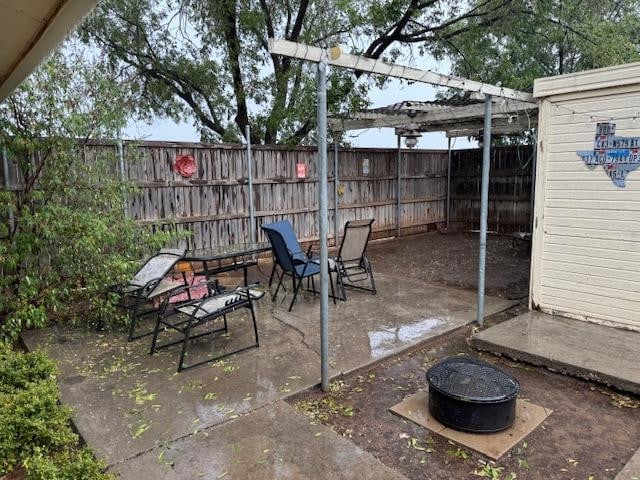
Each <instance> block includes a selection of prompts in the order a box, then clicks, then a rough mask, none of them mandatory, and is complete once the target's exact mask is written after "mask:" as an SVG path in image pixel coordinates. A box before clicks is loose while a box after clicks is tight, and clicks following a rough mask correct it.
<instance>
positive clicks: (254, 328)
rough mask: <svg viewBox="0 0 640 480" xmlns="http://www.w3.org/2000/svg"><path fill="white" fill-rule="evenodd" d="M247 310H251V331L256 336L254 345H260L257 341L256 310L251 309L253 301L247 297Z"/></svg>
mask: <svg viewBox="0 0 640 480" xmlns="http://www.w3.org/2000/svg"><path fill="white" fill-rule="evenodd" d="M249 310H251V320H253V333H254V335H255V337H256V347H259V346H260V342H259V341H258V324H257V322H256V312H255V310H254V309H253V301H252V300H251V299H249Z"/></svg>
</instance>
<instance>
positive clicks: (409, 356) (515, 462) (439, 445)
mask: <svg viewBox="0 0 640 480" xmlns="http://www.w3.org/2000/svg"><path fill="white" fill-rule="evenodd" d="M516 308H523V307H516ZM513 313H514V312H513V311H511V312H509V313H506V314H503V315H502V316H501V318H499V319H495V320H494V322H495V321H500V320H503V319H504V318H506V317H507V316H509V315H513ZM488 323H489V325H490V324H491V323H493V322H488ZM471 333H472V327H465V328H463V329H461V330H458V331H457V332H454V333H453V334H450V335H447V336H445V337H441V338H439V339H435V340H433V341H431V342H429V343H427V344H425V345H423V346H421V347H420V348H419V349H418V350H414V351H412V352H409V353H406V354H404V355H401V356H399V357H396V358H394V359H391V360H388V361H385V362H383V363H380V364H378V365H377V366H374V367H372V368H371V369H369V370H365V371H361V372H357V373H355V374H352V375H349V376H346V377H343V378H342V379H339V380H337V381H335V382H334V383H333V384H332V392H333V393H331V394H329V395H326V396H325V395H324V394H323V393H322V392H321V391H320V390H318V389H314V390H310V391H307V392H303V393H301V394H298V395H296V396H294V397H291V398H289V399H288V401H289V402H290V403H291V404H292V405H295V406H296V407H297V408H298V409H299V410H301V411H303V412H304V413H306V414H307V415H309V416H310V417H311V420H310V421H312V422H314V421H320V422H322V423H324V424H326V425H329V426H330V427H331V428H333V429H334V430H335V431H337V432H338V433H340V434H341V435H343V436H346V437H348V438H350V439H351V440H352V441H353V442H354V443H356V444H357V445H359V446H360V447H361V448H363V449H364V450H366V451H368V452H370V453H372V454H373V455H374V456H376V457H377V458H378V459H379V460H381V461H382V462H383V463H385V464H386V465H387V466H389V467H392V468H395V469H397V470H399V471H400V472H402V473H403V474H404V475H405V476H406V477H407V478H409V479H438V480H441V479H442V480H444V479H467V478H469V479H472V478H478V477H479V476H484V477H486V478H492V479H500V480H506V479H510V480H513V479H515V478H517V479H532V480H539V479H567V480H569V479H576V480H577V479H584V480H601V479H613V478H614V477H615V475H616V474H617V472H619V471H620V470H621V469H622V467H623V466H624V464H625V463H626V462H627V461H628V460H629V458H630V457H631V456H632V455H633V453H634V452H635V450H636V449H637V448H638V446H640V410H639V409H638V408H639V407H640V398H638V397H629V396H627V395H624V394H620V393H618V392H616V391H614V390H611V389H609V388H606V387H603V386H600V385H597V384H593V383H590V382H586V381H582V380H579V379H575V378H571V377H567V376H564V375H560V374H556V373H553V372H551V371H548V370H546V369H541V368H536V367H531V366H528V365H526V364H521V363H516V362H512V361H510V360H509V359H506V358H499V357H495V356H493V355H490V354H484V353H480V352H477V351H475V350H474V349H473V348H471V347H470V346H469V345H468V340H467V339H468V338H469V337H470V335H471ZM457 354H465V355H471V356H474V357H480V358H482V359H484V360H486V361H489V362H491V363H494V364H496V365H498V366H499V367H501V368H503V369H504V370H506V371H507V372H509V373H511V374H512V375H514V376H515V377H516V378H517V379H518V380H519V382H520V385H521V393H520V398H524V399H528V400H529V401H531V402H533V403H536V404H539V405H542V406H544V407H546V408H550V409H552V410H553V414H552V415H551V416H550V417H549V418H548V419H547V420H546V421H545V422H544V423H543V424H542V425H541V426H540V427H538V428H537V429H536V430H534V431H533V432H532V433H531V434H530V435H529V436H528V437H527V438H525V440H524V441H522V442H520V443H519V444H518V445H517V446H516V447H514V448H513V449H512V450H511V451H510V452H509V453H508V454H506V455H505V456H504V457H503V458H502V459H500V460H499V461H498V462H490V461H489V459H488V458H486V457H484V456H483V455H481V454H478V453H476V452H474V451H471V450H468V449H465V448H462V447H459V446H458V445H456V444H453V443H452V442H449V441H448V440H446V439H444V438H443V437H439V436H438V435H436V434H431V433H430V432H429V431H428V430H426V429H424V428H422V427H420V426H418V425H416V424H414V423H412V422H410V421H408V420H405V419H403V418H401V417H399V416H396V415H395V414H393V413H391V412H390V411H389V408H390V407H391V406H393V405H395V404H396V403H398V402H400V401H402V399H403V398H404V397H406V396H408V395H411V394H413V393H415V392H416V391H418V390H422V389H424V388H425V386H426V383H425V372H426V370H427V369H428V368H429V366H430V365H432V364H433V363H434V362H436V361H438V360H440V359H443V358H445V357H447V356H450V355H457ZM485 465H487V466H485ZM483 469H484V470H483Z"/></svg>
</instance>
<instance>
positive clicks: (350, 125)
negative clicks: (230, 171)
mask: <svg viewBox="0 0 640 480" xmlns="http://www.w3.org/2000/svg"><path fill="white" fill-rule="evenodd" d="M491 110H492V119H491V133H492V134H495V135H516V134H521V133H523V132H526V131H530V130H532V129H533V128H535V126H536V125H537V123H538V116H537V115H538V107H537V105H536V104H533V103H530V102H523V101H519V100H510V99H505V98H494V99H493V105H492V108H491ZM328 121H329V128H330V130H331V131H332V132H334V133H338V132H346V131H350V130H360V129H365V128H383V127H389V128H394V130H395V134H396V136H397V138H398V170H397V192H398V195H397V204H396V218H397V219H398V221H397V225H396V232H397V236H399V235H400V222H399V218H400V205H401V198H400V193H399V192H400V181H401V176H400V175H401V173H400V164H401V159H402V149H401V139H402V137H405V139H406V140H405V142H406V143H407V146H408V147H409V148H413V147H414V146H415V144H416V141H417V138H419V137H420V136H421V135H422V133H425V132H445V134H446V135H447V138H448V140H449V142H448V153H449V155H448V159H449V164H448V167H447V208H446V216H447V219H446V226H447V229H448V228H449V205H450V181H451V139H452V138H456V137H476V138H481V137H482V136H483V128H484V98H483V97H481V96H480V95H477V94H468V93H465V92H462V95H460V96H458V95H456V96H452V97H450V98H444V99H439V100H433V101H404V102H400V103H394V104H392V105H387V106H385V107H378V108H370V109H366V110H361V111H359V112H354V113H351V114H349V115H339V116H335V117H330V118H329V120H328ZM334 146H335V147H336V148H335V150H334V163H335V164H336V165H337V162H338V159H337V157H338V149H337V144H335V143H334ZM335 171H336V172H337V167H336V168H335ZM334 185H335V183H334ZM334 196H335V195H334ZM336 203H337V202H336ZM334 221H335V222H336V224H335V225H334V231H335V232H337V231H338V225H337V221H338V220H337V214H336V215H334ZM336 235H337V233H336Z"/></svg>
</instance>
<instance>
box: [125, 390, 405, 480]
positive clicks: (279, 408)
mask: <svg viewBox="0 0 640 480" xmlns="http://www.w3.org/2000/svg"><path fill="white" fill-rule="evenodd" d="M114 470H115V471H116V472H118V473H120V474H121V476H122V478H132V479H133V478H135V479H136V480H163V479H176V480H181V479H184V480H192V479H195V478H203V479H219V478H225V479H227V478H228V479H245V478H250V479H252V480H262V479H264V480H271V479H279V480H304V479H324V480H334V479H344V480H351V479H352V480H377V479H379V480H403V479H404V478H405V477H404V476H402V475H401V474H399V473H396V472H394V471H393V470H391V469H390V468H388V467H386V466H384V465H383V464H382V463H380V462H379V461H378V460H376V459H375V458H374V457H373V456H372V455H371V454H369V453H366V452H364V451H363V450H362V449H360V448H359V447H357V446H356V445H354V444H353V443H352V442H350V441H349V440H347V439H345V438H342V437H339V436H337V435H336V434H335V433H334V432H333V431H331V430H330V429H329V428H327V427H325V426H323V425H320V424H315V425H313V424H310V423H309V421H308V419H306V418H305V417H303V416H301V415H300V414H299V413H297V412H296V411H295V409H294V408H293V407H291V406H289V405H287V404H286V403H285V402H282V401H279V402H276V403H273V404H271V405H268V406H266V407H264V408H260V409H258V410H254V411H253V412H251V413H249V414H247V415H246V416H242V417H240V418H238V419H235V420H232V421H230V422H227V423H225V424H223V425H219V426H217V427H214V428H212V429H209V430H204V431H202V432H200V433H198V434H195V435H193V436H190V437H187V438H184V439H180V440H178V441H176V442H173V443H171V444H170V445H167V446H166V447H160V448H158V449H157V450H154V451H151V452H147V453H145V454H143V455H140V456H139V457H136V458H134V459H132V460H130V461H128V462H126V463H125V464H123V465H119V466H118V467H117V468H115V469H114Z"/></svg>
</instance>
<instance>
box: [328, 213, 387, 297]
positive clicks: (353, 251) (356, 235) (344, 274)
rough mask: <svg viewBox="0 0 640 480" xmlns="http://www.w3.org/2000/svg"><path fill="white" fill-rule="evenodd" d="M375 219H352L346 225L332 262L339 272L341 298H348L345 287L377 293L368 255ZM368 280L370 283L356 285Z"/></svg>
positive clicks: (338, 281)
mask: <svg viewBox="0 0 640 480" xmlns="http://www.w3.org/2000/svg"><path fill="white" fill-rule="evenodd" d="M373 222H374V219H367V220H350V221H348V222H347V223H346V224H345V226H344V236H343V237H342V243H341V244H340V250H338V256H337V257H335V258H333V259H332V261H333V262H330V263H329V265H330V268H331V270H333V271H335V272H336V273H337V283H338V286H339V288H340V291H341V295H342V297H341V300H346V299H347V293H346V290H345V287H350V288H356V289H360V290H366V291H368V292H371V293H372V294H373V295H375V294H376V284H375V281H374V279H373V269H372V268H371V262H370V261H369V259H368V258H367V257H366V255H365V254H366V251H367V245H368V244H369V239H370V238H371V229H372V225H373ZM360 282H368V283H369V285H365V286H363V285H356V283H360Z"/></svg>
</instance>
